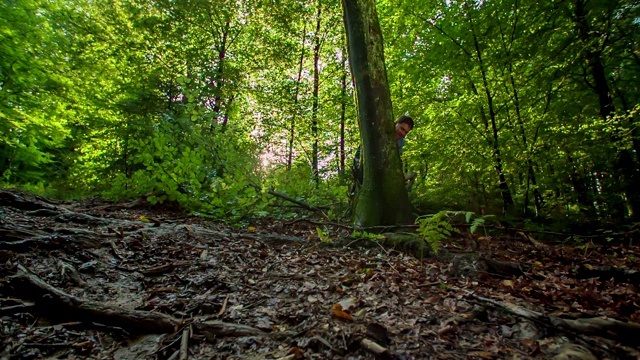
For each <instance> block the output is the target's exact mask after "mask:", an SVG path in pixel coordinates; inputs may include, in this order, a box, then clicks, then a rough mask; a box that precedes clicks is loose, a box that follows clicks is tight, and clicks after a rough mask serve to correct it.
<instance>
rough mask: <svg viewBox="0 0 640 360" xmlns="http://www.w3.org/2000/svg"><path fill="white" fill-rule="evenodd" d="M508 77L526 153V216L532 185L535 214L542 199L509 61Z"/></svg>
mask: <svg viewBox="0 0 640 360" xmlns="http://www.w3.org/2000/svg"><path fill="white" fill-rule="evenodd" d="M509 79H510V80H511V91H512V92H513V105H514V108H515V111H516V121H517V122H518V127H519V128H520V129H519V130H520V137H521V138H522V147H523V148H524V149H525V152H526V154H527V195H526V199H525V207H524V215H525V216H527V212H528V206H529V189H530V186H531V185H533V199H534V203H535V206H536V216H537V215H538V214H539V213H540V211H541V210H542V209H541V208H542V204H543V202H544V199H543V198H542V194H540V190H539V189H538V182H537V181H536V173H535V171H534V168H533V160H531V152H530V151H529V144H528V142H527V133H526V131H525V129H524V120H522V115H521V114H520V100H519V98H518V88H517V87H516V82H515V79H514V78H513V64H511V63H509Z"/></svg>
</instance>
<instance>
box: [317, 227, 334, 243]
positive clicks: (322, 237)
mask: <svg viewBox="0 0 640 360" xmlns="http://www.w3.org/2000/svg"><path fill="white" fill-rule="evenodd" d="M316 232H317V233H318V238H319V239H320V241H322V242H323V243H325V244H333V239H332V238H331V237H330V236H329V233H328V232H327V231H325V230H322V229H320V228H319V227H316Z"/></svg>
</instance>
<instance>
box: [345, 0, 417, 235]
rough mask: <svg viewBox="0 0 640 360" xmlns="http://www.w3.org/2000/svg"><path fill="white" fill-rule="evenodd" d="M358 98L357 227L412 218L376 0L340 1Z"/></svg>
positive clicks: (403, 221)
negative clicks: (359, 185)
mask: <svg viewBox="0 0 640 360" xmlns="http://www.w3.org/2000/svg"><path fill="white" fill-rule="evenodd" d="M342 7H343V11H344V23H345V28H346V33H347V44H348V47H349V60H350V64H351V73H352V74H353V76H354V80H355V90H356V95H357V99H358V119H359V121H360V133H361V138H362V152H363V155H364V156H363V161H362V166H363V170H364V180H363V184H362V188H361V189H360V191H359V192H358V194H357V199H356V201H355V202H354V207H355V208H354V212H353V213H354V221H355V223H356V225H358V226H376V225H392V224H398V223H410V222H413V214H412V207H411V203H410V202H409V195H408V194H407V190H406V188H405V186H404V177H403V175H402V169H401V163H400V154H399V151H398V145H397V141H396V135H395V131H394V124H393V123H394V119H393V114H392V107H391V94H390V92H389V86H388V81H387V72H386V68H385V64H384V49H383V46H382V44H383V41H382V31H381V29H380V24H379V22H378V15H377V13H376V5H375V0H342Z"/></svg>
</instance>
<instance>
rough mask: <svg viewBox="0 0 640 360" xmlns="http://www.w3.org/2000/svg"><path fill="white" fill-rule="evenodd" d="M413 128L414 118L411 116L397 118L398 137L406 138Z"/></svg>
mask: <svg viewBox="0 0 640 360" xmlns="http://www.w3.org/2000/svg"><path fill="white" fill-rule="evenodd" d="M411 129H413V119H412V118H410V117H409V116H406V115H402V116H400V117H399V118H398V120H396V137H397V138H398V139H404V137H405V136H407V133H408V132H409V131H411Z"/></svg>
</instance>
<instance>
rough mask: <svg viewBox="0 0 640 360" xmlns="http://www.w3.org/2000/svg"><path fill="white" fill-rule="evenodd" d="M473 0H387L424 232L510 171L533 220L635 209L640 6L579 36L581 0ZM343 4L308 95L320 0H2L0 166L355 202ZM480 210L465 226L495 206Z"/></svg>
mask: <svg viewBox="0 0 640 360" xmlns="http://www.w3.org/2000/svg"><path fill="white" fill-rule="evenodd" d="M473 4H474V3H473V2H455V1H454V2H451V1H445V0H418V1H417V2H412V3H407V2H403V1H398V0H384V1H380V2H378V3H377V9H378V11H379V15H380V21H381V25H382V27H383V33H384V41H385V44H384V45H385V46H384V48H385V54H386V59H385V62H386V66H387V69H388V77H389V87H390V89H391V92H392V99H393V104H394V112H395V116H396V117H397V116H398V115H400V114H404V113H408V114H409V115H411V116H412V117H413V118H414V120H416V128H415V129H414V130H413V131H412V132H411V133H410V134H409V135H408V138H407V143H406V145H405V147H404V151H403V165H404V167H405V172H417V173H418V177H417V180H416V183H415V185H414V188H413V191H412V193H411V196H412V200H413V202H414V204H415V205H416V206H417V207H419V208H421V209H423V210H425V211H427V212H429V213H434V214H436V215H432V216H429V217H424V218H421V219H419V223H420V225H421V229H422V231H423V232H424V235H423V236H424V237H425V238H428V239H430V240H429V241H430V242H429V246H430V247H432V248H433V247H434V246H435V247H437V246H438V244H439V242H440V241H442V239H443V238H444V237H446V236H449V235H450V232H451V230H450V229H449V228H447V226H446V225H445V224H446V223H447V222H449V221H450V217H451V216H462V213H458V214H457V215H453V213H452V212H449V214H448V215H447V216H444V215H442V214H440V212H439V211H440V210H442V209H449V210H462V209H469V210H471V211H473V212H475V213H478V214H480V213H482V214H498V213H501V212H502V210H503V207H504V205H505V204H504V201H503V198H502V193H501V190H500V187H499V186H500V184H501V182H503V183H504V184H508V188H509V192H510V194H511V196H512V198H513V200H514V205H513V207H512V209H511V212H510V215H512V216H515V217H527V218H530V220H525V222H524V223H525V224H527V226H534V227H540V228H544V227H546V226H548V225H549V224H550V223H555V224H557V226H558V227H561V228H562V230H569V229H571V223H573V222H575V221H585V222H587V221H589V222H593V221H594V220H595V221H600V222H603V223H606V222H609V221H610V220H611V213H612V212H614V211H619V210H620V209H621V208H622V210H623V213H624V215H625V216H626V220H629V222H637V221H638V219H637V217H638V214H640V211H639V210H636V209H634V208H633V205H634V204H632V203H631V201H630V199H631V200H633V196H631V197H630V196H629V195H633V194H627V193H628V192H629V191H628V189H625V188H624V186H623V185H621V184H624V183H625V182H626V181H627V179H626V178H624V177H623V176H621V169H620V164H621V162H620V161H618V160H620V159H621V155H624V154H627V155H629V154H630V155H629V158H628V159H626V158H623V159H622V160H625V161H626V162H627V164H628V165H629V166H628V169H629V172H628V173H627V175H628V176H627V177H628V178H629V179H633V178H635V177H634V176H635V175H634V174H637V173H638V171H639V170H640V166H639V159H638V153H640V141H639V139H640V137H639V133H638V131H639V129H638V125H637V124H638V120H639V118H638V113H639V112H638V110H639V109H640V86H639V84H640V68H639V67H638V61H637V51H636V50H635V49H637V48H638V44H640V29H639V27H640V24H639V23H638V21H637V19H638V18H639V17H640V7H639V6H637V4H636V3H634V2H632V1H630V0H622V1H618V2H614V3H611V2H605V1H600V0H598V1H591V2H588V4H587V7H586V11H588V16H586V17H585V18H586V19H587V21H588V25H589V30H590V31H589V32H588V35H589V39H587V40H584V39H582V38H580V34H579V32H578V31H576V24H575V22H574V19H575V16H573V15H574V14H572V12H573V11H574V10H575V9H574V6H573V5H571V4H572V2H560V3H555V2H554V3H538V2H531V3H523V2H517V1H502V2H483V3H482V6H474V5H473ZM339 5H340V4H339V2H330V3H323V11H322V15H321V19H320V20H321V29H320V33H319V34H317V35H319V36H320V38H321V39H322V44H321V46H320V49H319V60H320V63H321V69H320V82H319V84H318V85H319V97H318V98H317V99H314V97H313V85H314V84H313V79H312V76H311V74H312V69H313V61H314V58H313V56H312V55H311V54H312V51H313V47H314V45H315V44H313V41H311V40H312V39H314V38H315V36H316V34H315V31H316V30H315V19H314V16H315V15H314V14H315V13H316V8H315V6H316V4H315V3H305V2H299V1H284V2H278V3H277V5H276V3H273V2H257V3H252V2H234V1H217V2H213V1H210V0H204V1H185V2H153V3H149V2H146V1H139V0H135V1H121V0H116V1H107V0H96V1H85V0H73V1H66V2H63V1H59V0H51V1H42V0H14V1H5V2H3V3H2V4H0V54H2V56H0V186H3V187H8V186H12V187H21V188H25V189H29V190H32V191H37V192H44V191H46V192H48V193H49V194H55V195H56V196H59V197H78V196H86V195H93V194H102V195H106V196H108V197H111V198H130V197H140V196H144V197H147V198H148V199H149V201H151V202H158V203H160V202H167V201H173V202H175V203H177V204H179V205H180V206H182V207H183V208H184V209H185V210H187V211H196V212H198V213H200V214H203V215H206V216H211V217H214V218H216V219H223V220H228V221H248V220H249V219H251V218H252V217H261V216H279V217H282V218H294V217H297V216H300V211H299V209H298V208H296V207H295V206H292V204H290V203H287V202H286V201H285V200H282V199H278V198H276V197H273V196H271V195H269V194H267V193H266V192H267V191H268V190H274V191H277V192H279V193H282V194H285V195H287V196H290V197H292V198H295V199H297V200H300V201H303V202H305V203H307V204H309V205H312V206H327V205H328V207H327V208H323V212H325V214H326V215H327V216H328V217H329V218H331V219H336V220H342V219H343V218H344V216H345V214H347V213H348V203H347V201H346V195H345V194H346V193H347V187H348V181H345V180H344V178H345V174H347V176H346V177H349V176H348V164H349V162H350V156H349V155H350V154H353V149H355V148H356V147H357V146H358V145H359V142H360V141H359V138H358V134H359V131H358V125H357V121H356V118H357V116H356V107H355V104H354V101H353V99H354V97H353V88H352V84H351V81H348V79H350V77H351V74H349V68H348V66H345V65H346V64H345V60H346V56H345V53H344V45H345V44H344V31H343V29H342V26H341V24H342V20H341V15H342V11H341V9H340V6H339ZM212 9H215V11H212ZM602 39H607V41H602ZM593 50H595V51H596V53H597V54H598V56H599V61H600V62H601V64H602V66H603V68H604V71H605V74H607V80H606V81H607V85H608V87H609V89H610V91H609V94H610V96H611V97H612V100H613V103H612V108H613V116H610V117H608V118H606V119H605V118H603V117H602V116H601V114H600V109H601V104H600V102H599V98H598V94H597V93H596V92H594V81H593V79H592V75H591V73H590V71H591V70H590V69H591V68H589V67H588V66H586V65H585V64H587V63H588V61H593V58H591V59H589V58H588V56H590V55H591V54H593ZM634 51H635V52H634ZM300 65H302V67H301V68H300ZM299 71H300V72H299ZM299 74H300V80H298V75H299ZM343 77H344V78H345V79H347V81H346V82H345V83H344V84H343ZM343 86H344V87H343ZM487 94H489V97H488V95H487ZM315 100H317V101H318V107H317V108H316V113H315V114H312V109H313V108H314V107H313V103H314V101H315ZM312 115H313V116H314V118H315V119H316V120H317V134H318V136H317V137H316V136H315V133H314V132H313V131H312V125H311V118H312ZM343 115H344V126H345V129H344V130H345V131H344V137H345V138H344V147H345V151H346V154H347V155H346V159H345V160H346V163H347V169H343V168H341V161H340V160H341V159H340V156H341V149H340V146H339V145H340V136H341V132H340V126H341V121H342V120H343V118H342V117H343ZM292 129H293V134H294V137H293V146H292V148H291V152H292V153H291V155H292V160H293V161H292V164H291V169H287V162H288V155H289V145H290V140H291V131H292ZM316 141H317V142H318V148H317V154H314V150H313V149H314V144H315V142H316ZM314 156H317V158H318V160H319V164H320V174H319V177H320V179H321V181H320V183H319V184H316V183H315V181H314V180H315V179H314V174H313V172H312V170H311V165H310V164H311V163H312V159H313V158H314ZM498 160H499V165H500V166H501V169H502V170H501V173H502V174H503V175H504V176H503V179H501V178H500V176H499V173H498V172H497V171H496V169H497V165H498ZM623 165H624V164H623ZM339 173H342V174H343V177H342V178H341V177H340V176H339ZM622 180H624V181H622ZM250 184H254V185H258V186H259V187H262V191H258V190H256V189H255V188H254V187H253V186H252V185H250ZM274 206H277V209H279V210H278V211H276V212H274V210H273V209H274ZM438 214H440V215H438ZM467 215H468V216H467V223H470V224H471V227H470V231H471V232H477V231H478V229H480V228H482V227H483V226H484V224H485V222H486V221H488V220H489V216H488V215H486V216H476V215H475V214H471V213H468V214H467ZM632 217H633V218H632ZM598 227H599V225H594V227H593V229H594V230H595V229H597V228H598ZM447 232H449V234H448V233H447ZM425 241H427V240H425Z"/></svg>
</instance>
